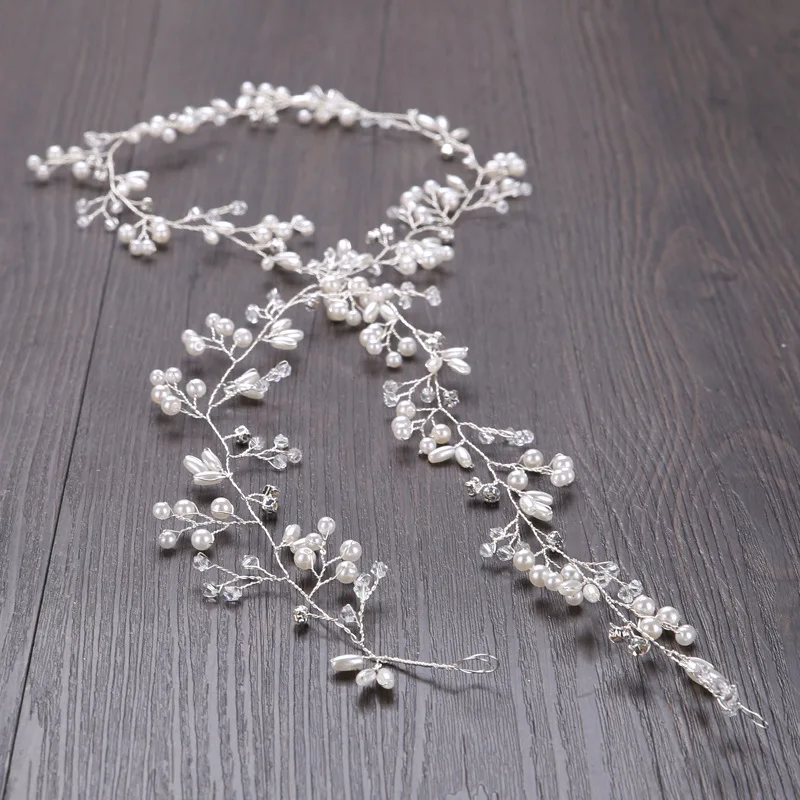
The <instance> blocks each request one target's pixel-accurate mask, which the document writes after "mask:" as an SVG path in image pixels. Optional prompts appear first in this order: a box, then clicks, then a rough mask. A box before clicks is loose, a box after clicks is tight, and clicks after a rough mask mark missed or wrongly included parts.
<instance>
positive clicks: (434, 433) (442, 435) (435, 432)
mask: <svg viewBox="0 0 800 800" xmlns="http://www.w3.org/2000/svg"><path fill="white" fill-rule="evenodd" d="M452 435H453V433H452V431H451V430H450V427H449V426H448V425H444V424H443V423H439V424H438V425H434V426H433V428H431V438H432V439H433V441H434V442H436V444H447V443H448V442H449V441H450V437H451V436H452Z"/></svg>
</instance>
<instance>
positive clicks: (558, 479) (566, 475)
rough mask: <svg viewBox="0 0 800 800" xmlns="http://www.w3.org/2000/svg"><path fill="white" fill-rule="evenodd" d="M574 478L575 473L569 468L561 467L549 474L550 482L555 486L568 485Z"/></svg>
mask: <svg viewBox="0 0 800 800" xmlns="http://www.w3.org/2000/svg"><path fill="white" fill-rule="evenodd" d="M574 480H575V473H574V472H573V471H572V470H571V469H562V470H559V471H558V472H554V473H553V474H552V475H551V476H550V483H552V484H553V486H555V487H556V488H561V487H562V486H569V485H570V484H571V483H572V482H573V481H574Z"/></svg>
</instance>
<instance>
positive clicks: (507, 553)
mask: <svg viewBox="0 0 800 800" xmlns="http://www.w3.org/2000/svg"><path fill="white" fill-rule="evenodd" d="M515 552H516V551H515V550H514V548H513V547H512V546H511V545H510V544H507V545H504V546H503V547H501V548H499V549H498V551H497V557H498V558H499V559H500V560H501V561H511V559H512V558H514V553H515Z"/></svg>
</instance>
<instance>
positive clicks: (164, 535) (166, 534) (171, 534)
mask: <svg viewBox="0 0 800 800" xmlns="http://www.w3.org/2000/svg"><path fill="white" fill-rule="evenodd" d="M158 544H159V545H160V546H161V547H162V548H163V549H164V550H172V548H173V547H175V545H176V544H178V534H177V533H175V531H161V533H159V534H158Z"/></svg>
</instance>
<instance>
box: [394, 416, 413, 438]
mask: <svg viewBox="0 0 800 800" xmlns="http://www.w3.org/2000/svg"><path fill="white" fill-rule="evenodd" d="M392 433H393V434H394V438H395V439H399V440H400V441H401V442H404V441H408V440H409V439H410V438H411V435H412V434H413V433H414V426H413V424H412V422H411V420H410V419H409V418H408V417H395V418H394V419H393V420H392Z"/></svg>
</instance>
